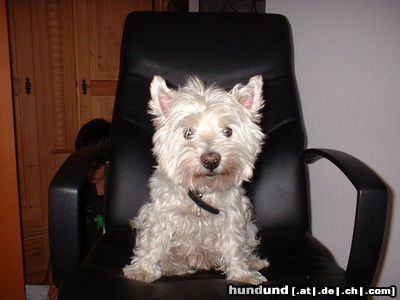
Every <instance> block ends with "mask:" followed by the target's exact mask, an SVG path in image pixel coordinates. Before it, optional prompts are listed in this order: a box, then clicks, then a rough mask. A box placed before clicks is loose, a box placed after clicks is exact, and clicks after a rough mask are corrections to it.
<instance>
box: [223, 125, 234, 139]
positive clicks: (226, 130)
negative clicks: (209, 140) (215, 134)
mask: <svg viewBox="0 0 400 300" xmlns="http://www.w3.org/2000/svg"><path fill="white" fill-rule="evenodd" d="M222 133H223V135H225V136H226V137H230V136H231V135H232V128H230V127H225V128H224V129H223V130H222Z"/></svg>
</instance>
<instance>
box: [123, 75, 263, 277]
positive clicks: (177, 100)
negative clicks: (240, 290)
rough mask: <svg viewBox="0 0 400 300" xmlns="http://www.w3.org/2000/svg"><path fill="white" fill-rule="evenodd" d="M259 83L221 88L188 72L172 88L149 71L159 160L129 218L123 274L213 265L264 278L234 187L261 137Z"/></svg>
mask: <svg viewBox="0 0 400 300" xmlns="http://www.w3.org/2000/svg"><path fill="white" fill-rule="evenodd" d="M262 85H263V80H262V77H261V76H254V77H252V78H251V79H250V81H249V82H248V84H247V85H246V86H243V85H241V84H238V85H236V86H235V87H234V88H233V89H232V90H231V91H230V92H227V91H224V90H223V89H220V88H217V87H215V86H211V87H208V88H206V87H204V85H203V83H202V82H201V81H200V80H199V79H197V78H190V79H189V80H188V81H187V83H186V85H185V86H184V87H182V88H179V89H178V90H177V91H176V90H173V89H170V88H168V87H167V85H166V83H165V81H164V79H163V78H161V77H159V76H155V77H154V79H153V81H152V83H151V87H150V91H151V100H150V103H149V107H150V114H151V115H152V116H153V123H154V127H155V134H154V137H153V142H154V148H153V152H154V155H155V157H156V159H157V163H158V165H157V167H156V170H155V172H154V174H153V176H152V177H151V179H150V196H151V202H149V203H146V204H145V205H143V207H142V208H141V209H140V211H139V214H138V216H137V218H135V219H133V220H132V221H131V225H132V226H133V227H134V228H135V229H136V230H137V236H136V243H135V247H134V256H133V257H132V261H131V264H130V265H127V266H126V267H125V268H124V269H123V272H124V274H125V276H126V277H128V278H132V279H137V280H141V281H145V282H152V281H154V280H157V279H158V278H160V277H161V276H163V275H166V276H168V275H183V274H189V273H194V272H196V270H209V269H217V270H220V271H222V272H224V273H225V274H226V276H227V279H228V280H234V281H240V282H246V283H251V284H260V283H262V282H264V281H266V278H265V277H264V276H262V275H261V273H260V272H258V270H260V269H262V268H264V267H267V266H268V265H269V263H268V262H267V260H264V259H261V258H259V257H257V256H256V255H255V254H254V250H255V248H256V246H257V245H258V243H259V241H258V239H257V237H256V234H257V228H256V226H255V225H254V224H253V222H252V221H253V220H252V207H251V203H250V201H249V199H248V198H247V197H246V196H245V195H244V194H245V192H244V190H243V188H242V187H241V184H242V182H243V181H244V180H245V181H248V180H250V178H251V177H252V174H253V167H254V162H255V160H256V157H257V155H258V153H259V152H260V150H261V145H262V142H263V139H264V134H263V133H262V131H261V129H260V127H259V122H260V118H261V115H260V112H259V111H260V109H261V108H262V107H263V103H264V101H263V97H262Z"/></svg>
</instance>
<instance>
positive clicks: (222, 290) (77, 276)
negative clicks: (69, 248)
mask: <svg viewBox="0 0 400 300" xmlns="http://www.w3.org/2000/svg"><path fill="white" fill-rule="evenodd" d="M134 238H135V234H134V232H132V231H130V230H115V231H111V232H108V233H106V234H105V235H104V236H103V238H102V239H101V240H99V241H98V242H97V244H96V245H95V246H94V248H93V249H92V251H91V252H90V254H89V256H88V257H87V259H86V260H85V261H84V262H83V264H82V265H81V267H80V268H79V269H78V270H76V271H75V272H73V273H72V274H70V276H68V278H66V279H65V280H64V281H63V283H62V285H61V287H60V291H59V299H60V300H62V299H75V300H77V299H85V300H87V299H96V300H100V299H130V300H131V299H189V298H190V299H226V298H227V291H228V284H229V283H231V284H235V285H241V284H240V283H237V282H233V281H227V280H225V276H224V275H223V274H221V273H219V272H216V271H212V272H199V273H196V274H193V275H190V276H184V277H164V278H161V279H160V280H158V281H157V282H155V283H152V284H147V283H142V282H138V281H134V280H129V279H126V278H124V277H123V275H122V270H121V269H122V268H123V267H124V266H125V265H126V264H128V263H129V261H130V256H131V255H132V244H133V241H134ZM261 240H262V246H260V248H259V253H260V255H261V257H268V259H269V261H270V263H271V266H270V267H269V268H267V269H264V270H262V273H263V274H264V275H265V276H266V277H267V278H268V280H269V281H268V282H267V283H266V284H265V285H266V286H274V287H277V286H279V287H284V286H285V285H288V286H289V287H292V286H296V287H309V286H315V287H319V288H323V287H326V286H345V284H346V282H345V276H344V274H345V272H344V271H343V270H342V269H341V268H340V267H339V266H338V265H337V264H336V262H335V260H334V259H333V257H332V255H331V254H330V252H329V251H328V250H327V249H326V248H325V247H324V246H323V245H322V244H321V243H320V242H319V241H318V240H316V239H315V238H314V237H313V236H311V235H310V234H308V233H306V232H303V231H297V230H296V231H274V232H261ZM189 295H190V296H189ZM274 297H275V298H276V296H274ZM242 298H244V297H240V299H242ZM279 298H281V297H279ZM282 298H290V295H288V296H287V297H286V296H284V297H282ZM325 298H326V297H325Z"/></svg>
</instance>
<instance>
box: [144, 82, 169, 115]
mask: <svg viewBox="0 0 400 300" xmlns="http://www.w3.org/2000/svg"><path fill="white" fill-rule="evenodd" d="M172 93H173V91H172V90H171V89H169V88H168V87H167V84H166V82H165V80H164V79H163V78H162V77H161V76H154V77H153V80H152V81H151V84H150V94H151V99H150V102H149V109H150V110H149V112H150V114H151V115H153V116H154V117H161V118H162V117H165V116H166V115H167V114H168V112H169V108H170V100H171V96H172Z"/></svg>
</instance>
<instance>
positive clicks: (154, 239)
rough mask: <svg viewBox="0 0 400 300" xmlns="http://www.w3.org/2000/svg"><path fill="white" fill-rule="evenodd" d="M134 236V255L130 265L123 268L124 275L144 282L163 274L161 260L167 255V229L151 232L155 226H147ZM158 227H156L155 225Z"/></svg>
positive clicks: (151, 280)
mask: <svg viewBox="0 0 400 300" xmlns="http://www.w3.org/2000/svg"><path fill="white" fill-rule="evenodd" d="M147 228H148V229H147V230H145V232H143V231H142V232H140V230H139V233H138V235H137V238H136V245H135V249H134V254H135V255H134V256H133V257H132V261H131V264H130V265H127V266H125V267H124V268H123V273H124V275H125V277H127V278H130V279H136V280H140V281H144V282H153V281H155V280H157V279H159V278H160V277H161V276H162V275H163V274H162V270H161V266H160V265H161V261H162V260H163V259H164V258H165V257H166V256H167V255H168V252H169V249H170V236H169V234H168V230H159V231H157V232H152V231H153V229H154V228H156V226H148V227H147ZM157 228H158V227H157Z"/></svg>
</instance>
